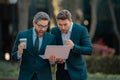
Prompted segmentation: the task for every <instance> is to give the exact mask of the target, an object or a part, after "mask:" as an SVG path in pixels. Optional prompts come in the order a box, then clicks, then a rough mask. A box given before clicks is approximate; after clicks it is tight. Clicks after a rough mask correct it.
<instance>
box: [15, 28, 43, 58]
mask: <svg viewBox="0 0 120 80" xmlns="http://www.w3.org/2000/svg"><path fill="white" fill-rule="evenodd" d="M36 37H37V34H36V32H35V29H34V28H33V46H34V44H35V39H36ZM42 41H43V37H39V50H40V48H41V45H42ZM40 57H42V58H43V55H40ZM17 58H18V59H21V58H22V55H18V54H17Z"/></svg>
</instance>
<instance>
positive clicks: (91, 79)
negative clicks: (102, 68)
mask: <svg viewBox="0 0 120 80" xmlns="http://www.w3.org/2000/svg"><path fill="white" fill-rule="evenodd" d="M88 80H120V75H110V74H109V75H108V74H101V73H95V74H88Z"/></svg>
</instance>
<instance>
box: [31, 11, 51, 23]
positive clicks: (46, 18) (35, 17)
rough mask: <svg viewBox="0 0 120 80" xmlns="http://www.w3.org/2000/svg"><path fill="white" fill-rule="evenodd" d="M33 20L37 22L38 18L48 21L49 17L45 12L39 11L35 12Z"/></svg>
mask: <svg viewBox="0 0 120 80" xmlns="http://www.w3.org/2000/svg"><path fill="white" fill-rule="evenodd" d="M33 20H34V22H35V23H37V22H38V21H39V20H48V21H50V17H49V15H48V14H47V13H45V12H42V11H41V12H38V13H36V14H35V16H34V18H33Z"/></svg>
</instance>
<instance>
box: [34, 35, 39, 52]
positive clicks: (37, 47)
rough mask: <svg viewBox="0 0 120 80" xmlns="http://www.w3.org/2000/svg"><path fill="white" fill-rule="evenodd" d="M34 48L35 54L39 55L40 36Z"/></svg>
mask: <svg viewBox="0 0 120 80" xmlns="http://www.w3.org/2000/svg"><path fill="white" fill-rule="evenodd" d="M34 48H35V52H36V53H38V51H39V37H38V36H37V37H36V39H35V45H34Z"/></svg>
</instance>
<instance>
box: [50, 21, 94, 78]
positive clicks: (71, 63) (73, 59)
mask: <svg viewBox="0 0 120 80" xmlns="http://www.w3.org/2000/svg"><path fill="white" fill-rule="evenodd" d="M51 33H52V34H54V35H55V36H56V41H57V44H58V45H63V42H62V37H61V31H60V29H59V28H58V27H54V28H53V29H52V31H51ZM70 39H71V40H72V41H73V43H74V44H75V46H74V48H73V49H72V50H71V51H70V54H69V58H68V59H67V60H66V63H67V70H68V73H69V76H70V78H71V80H86V79H87V68H86V61H85V59H84V56H83V55H91V53H92V45H91V41H90V38H89V35H88V31H87V29H86V27H84V26H82V25H78V24H75V23H73V28H72V32H71V36H70ZM62 70H64V66H63V64H58V65H57V71H58V75H57V76H59V75H60V74H59V71H62Z"/></svg>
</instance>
